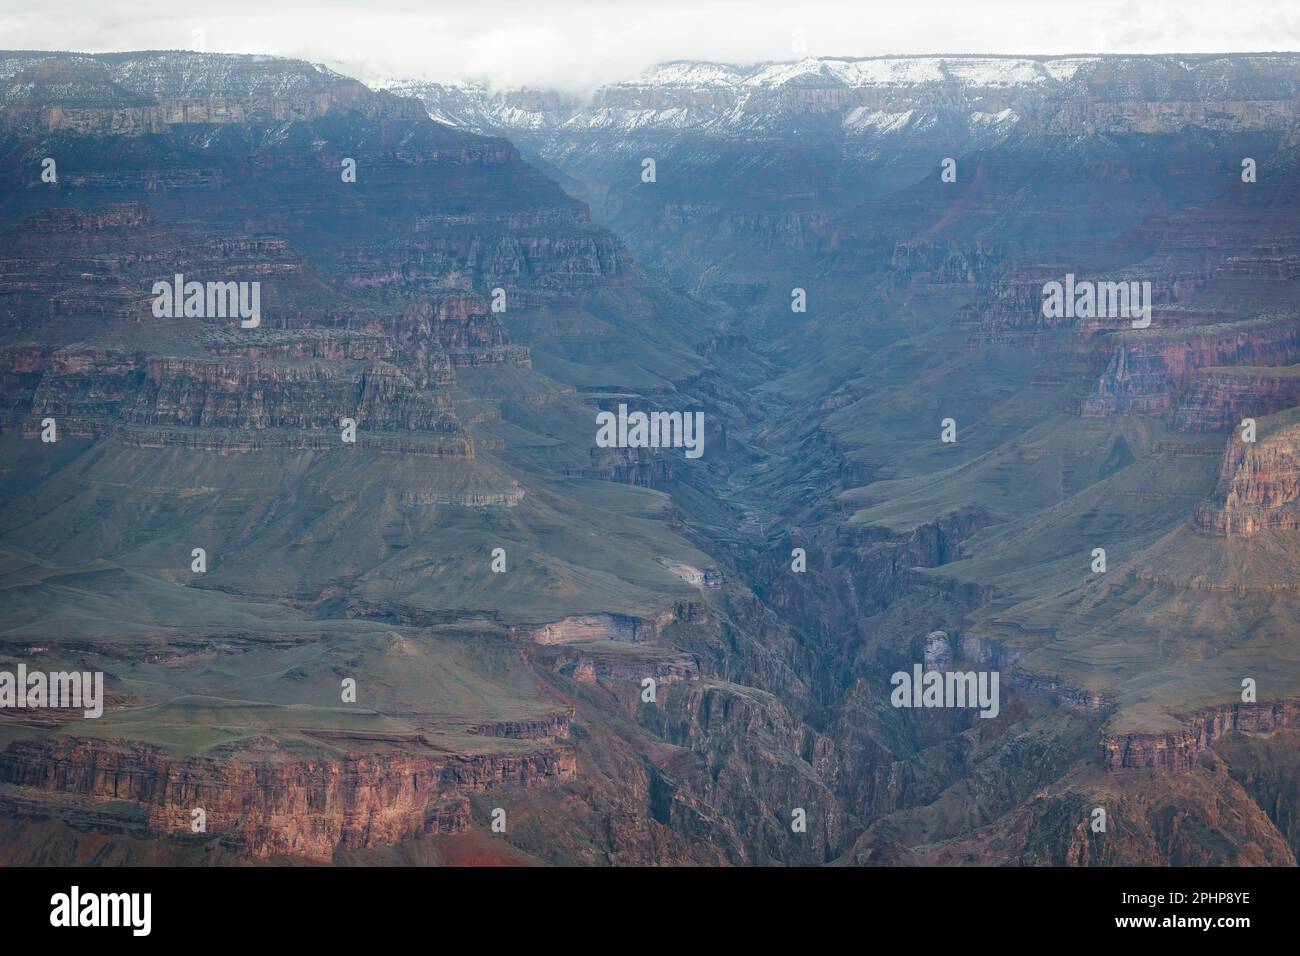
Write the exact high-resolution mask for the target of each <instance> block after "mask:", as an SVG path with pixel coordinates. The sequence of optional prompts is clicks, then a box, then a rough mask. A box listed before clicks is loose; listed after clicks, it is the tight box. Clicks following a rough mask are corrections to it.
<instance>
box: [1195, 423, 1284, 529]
mask: <svg viewBox="0 0 1300 956" xmlns="http://www.w3.org/2000/svg"><path fill="white" fill-rule="evenodd" d="M1256 427H1257V433H1256V440H1255V441H1254V442H1245V441H1242V440H1241V436H1240V435H1239V434H1234V435H1233V436H1232V437H1231V438H1230V439H1229V440H1228V446H1227V448H1225V449H1224V453H1223V460H1222V464H1221V465H1220V467H1219V481H1218V484H1217V485H1216V486H1215V489H1214V495H1213V496H1212V497H1211V498H1210V500H1209V501H1205V502H1201V503H1199V504H1198V505H1197V506H1196V509H1195V513H1194V519H1195V523H1196V527H1197V528H1199V529H1200V530H1202V531H1206V532H1210V533H1214V534H1223V535H1231V536H1235V537H1246V536H1249V535H1252V534H1256V533H1258V532H1260V531H1265V530H1269V529H1287V530H1296V529H1300V408H1297V409H1291V410H1290V411H1287V412H1284V413H1282V414H1281V415H1278V416H1275V417H1273V418H1271V419H1266V420H1265V421H1262V422H1259V423H1257V426H1256Z"/></svg>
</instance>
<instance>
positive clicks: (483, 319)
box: [0, 53, 1300, 865]
mask: <svg viewBox="0 0 1300 956" xmlns="http://www.w3.org/2000/svg"><path fill="white" fill-rule="evenodd" d="M402 89H403V90H404V91H409V92H413V93H415V94H417V95H418V96H419V100H418V101H417V100H415V99H410V98H404V97H401V96H396V95H393V94H391V93H384V92H375V91H371V90H368V89H366V88H365V87H364V86H362V85H361V84H359V83H356V82H355V81H353V80H350V79H347V78H345V77H341V76H338V75H337V74H334V73H331V72H330V71H328V70H324V69H322V68H318V67H313V66H311V65H309V64H303V63H298V62H295V61H285V60H276V59H268V58H259V57H229V56H222V55H216V54H213V55H199V54H112V55H103V56H80V55H67V54H60V55H52V54H25V53H24V54H0V93H3V95H2V96H0V174H3V175H4V176H5V177H7V178H8V181H11V182H16V183H21V184H22V186H21V187H20V188H17V189H7V190H4V191H0V234H2V237H3V240H4V241H3V252H0V359H2V360H3V361H2V362H0V444H3V445H4V450H5V458H4V460H5V466H4V468H2V469H0V503H2V504H3V508H0V601H2V602H3V608H4V610H5V612H6V613H5V620H6V626H5V629H4V631H3V632H2V633H0V670H6V669H7V670H12V669H14V668H15V667H16V666H17V664H18V663H19V662H21V663H23V664H24V665H25V666H27V667H29V668H35V667H41V668H45V669H48V670H51V671H55V670H70V669H77V670H80V669H92V670H100V671H103V672H104V673H105V675H106V682H107V685H108V686H107V690H108V700H107V705H106V712H105V716H104V717H103V718H102V720H100V721H97V722H84V721H82V720H80V719H74V718H68V717H67V716H66V715H65V714H59V715H58V717H57V719H53V718H51V717H50V716H49V715H48V714H44V713H42V714H34V713H27V712H20V711H10V710H5V711H0V848H3V854H2V858H3V859H4V860H5V861H6V862H17V863H23V862H52V861H54V859H53V857H54V856H55V855H61V856H62V857H64V858H66V859H67V860H70V861H83V860H85V859H87V858H89V857H91V856H94V857H95V858H96V859H98V860H100V861H102V862H116V863H124V862H135V861H138V860H139V859H141V858H142V855H144V854H153V855H152V856H151V857H150V858H151V859H157V858H160V857H161V858H167V859H171V860H175V861H177V862H197V861H198V860H200V859H201V858H202V857H201V855H200V854H199V853H196V852H195V851H200V852H201V851H202V850H204V849H205V848H207V849H211V848H212V846H213V845H220V846H221V847H223V848H225V850H226V851H228V852H230V853H232V854H234V855H235V856H236V857H239V858H247V857H257V858H261V859H270V860H275V861H284V860H286V859H288V858H292V857H297V858H305V859H310V860H314V861H320V862H327V861H335V862H340V863H350V862H374V861H382V860H383V859H385V857H384V856H383V854H384V853H385V852H388V851H389V849H390V848H393V847H408V846H417V845H419V846H433V847H436V848H444V849H445V848H448V847H451V846H452V845H453V844H452V843H451V842H449V841H451V840H452V839H453V838H458V839H459V838H467V837H469V836H472V835H475V834H486V833H489V832H491V831H490V829H489V823H490V819H491V817H492V814H493V813H494V811H495V810H497V809H504V810H505V811H506V812H507V816H508V819H509V820H510V821H511V822H510V825H509V828H508V830H507V832H506V833H504V834H495V833H493V835H492V837H491V839H492V840H495V841H499V842H498V844H497V845H499V846H501V847H502V848H503V849H502V851H501V852H502V853H506V852H507V851H509V854H513V855H512V856H510V858H511V859H526V860H528V861H531V862H548V863H580V864H593V865H604V864H632V865H646V864H710V865H718V864H755V865H776V864H801V865H819V864H826V863H839V864H857V865H894V864H945V865H947V864H952V865H958V864H970V863H985V864H988V863H996V864H1031V865H1042V864H1051V865H1111V864H1144V865H1150V864H1160V863H1199V864H1250V865H1256V864H1258V865H1265V864H1294V862H1295V858H1296V857H1295V854H1296V851H1297V844H1296V835H1295V832H1294V829H1295V828H1294V826H1293V825H1292V824H1293V822H1294V820H1295V819H1296V813H1297V807H1296V805H1295V804H1296V797H1295V794H1294V793H1292V792H1291V791H1292V790H1293V789H1294V788H1288V787H1287V786H1286V785H1285V781H1286V780H1288V779H1289V777H1288V776H1287V774H1289V773H1290V772H1291V770H1290V765H1289V764H1288V763H1287V761H1286V759H1285V758H1284V757H1283V756H1282V755H1281V753H1280V752H1281V751H1282V750H1284V747H1283V745H1284V744H1285V743H1286V742H1287V741H1288V740H1290V739H1291V737H1292V736H1294V732H1295V729H1296V728H1295V707H1296V703H1295V702H1296V700H1300V671H1297V670H1296V668H1295V665H1294V661H1295V654H1294V647H1295V642H1296V641H1297V640H1300V632H1297V630H1296V624H1295V622H1296V621H1297V620H1300V607H1298V606H1297V603H1296V602H1297V595H1298V594H1300V592H1297V590H1296V588H1295V585H1294V582H1295V579H1296V575H1297V572H1300V551H1297V549H1296V546H1295V540H1296V539H1295V537H1294V535H1295V533H1296V531H1297V530H1298V529H1300V524H1298V523H1297V522H1296V521H1295V520H1294V517H1295V514H1296V500H1297V496H1298V495H1300V482H1297V480H1296V474H1297V469H1296V460H1295V459H1296V455H1295V446H1296V438H1297V436H1296V434H1295V433H1294V432H1295V423H1294V421H1293V417H1294V416H1293V413H1294V412H1295V411H1296V409H1295V407H1294V406H1295V405H1296V401H1297V396H1296V395H1295V394H1293V390H1292V389H1291V369H1293V368H1294V367H1295V365H1296V363H1297V362H1300V339H1297V328H1300V324H1298V323H1297V322H1296V319H1295V315H1294V311H1295V309H1294V304H1295V301H1296V299H1297V294H1298V293H1300V272H1298V271H1297V269H1296V267H1295V262H1294V255H1293V254H1292V253H1291V251H1290V250H1292V249H1293V248H1294V247H1295V240H1296V239H1297V238H1300V202H1298V201H1297V199H1296V197H1295V191H1294V188H1293V185H1292V184H1293V182H1294V174H1295V170H1296V163H1295V150H1296V144H1297V143H1300V119H1298V117H1297V114H1296V102H1297V100H1296V92H1297V90H1300V60H1297V58H1296V57H1294V56H1283V55H1279V56H1243V57H1149V58H1126V57H1099V58H1089V57H1083V58H995V57H987V58H980V57H970V58H968V57H954V58H948V57H944V58H899V59H880V60H863V61H848V60H822V61H817V60H809V61H804V62H801V63H799V64H767V65H764V66H760V67H754V68H732V67H720V66H716V65H701V64H669V65H667V66H665V67H662V68H660V69H659V70H657V71H655V72H653V73H652V74H650V75H648V76H647V77H645V78H643V79H642V80H640V81H637V82H633V83H627V84H619V85H617V86H614V87H611V88H608V89H605V90H602V91H599V92H598V93H597V95H596V97H595V98H594V99H593V100H592V101H591V102H590V103H576V102H571V101H569V100H567V99H566V98H565V97H563V96H560V95H558V94H549V93H545V92H537V91H533V92H529V93H518V92H514V93H512V92H505V93H502V94H498V95H491V96H490V95H488V94H487V93H485V92H484V91H482V90H476V89H472V88H456V89H452V88H431V87H420V88H416V87H413V86H406V87H403V88H402ZM485 134H486V135H485ZM45 156H51V157H55V158H56V159H57V161H58V168H59V181H58V182H57V183H45V182H42V181H41V179H40V164H39V159H40V158H41V157H45ZM644 156H653V157H655V158H657V160H658V171H659V178H658V181H657V182H655V183H653V184H651V183H642V182H641V181H640V178H639V171H640V160H641V158H642V157H644ZM1243 156H1252V157H1254V158H1255V159H1256V160H1257V161H1258V166H1259V172H1260V176H1259V180H1258V182H1256V183H1252V184H1247V183H1244V182H1243V181H1242V180H1241V178H1240V169H1241V167H1240V165H1239V163H1240V158H1241V157H1243ZM945 157H953V158H955V159H956V160H957V166H956V168H957V178H956V181H955V182H944V181H943V180H942V179H940V177H939V163H940V161H941V160H942V159H943V158H945ZM33 158H35V159H33ZM525 158H527V159H528V160H534V161H537V162H536V163H530V162H528V161H526V159H525ZM347 160H354V161H355V163H356V166H355V169H356V178H355V181H354V182H353V181H346V180H345V178H344V177H343V176H342V175H341V172H342V171H343V170H344V169H346V168H347V163H346V161H347ZM539 165H541V166H542V168H543V169H544V171H545V172H543V171H541V170H539V168H538V166H539ZM548 176H553V177H554V178H555V179H558V181H559V182H558V183H557V182H556V181H553V179H552V178H548ZM561 186H563V187H564V188H565V189H567V190H569V192H570V193H571V194H572V195H569V194H566V192H565V191H563V190H562V189H561ZM573 197H578V198H573ZM580 200H583V201H580ZM584 201H585V202H590V203H592V205H593V207H594V209H595V213H596V215H595V217H594V218H595V220H596V221H598V222H600V223H603V224H605V225H603V226H602V225H596V224H594V223H593V216H592V215H591V214H590V213H589V212H588V206H587V205H586V204H585V202H584ZM606 226H607V227H608V228H606ZM647 266H648V267H649V268H648V269H647V268H646V267H647ZM178 273H181V274H183V275H184V277H185V279H186V280H187V281H188V280H193V281H198V282H225V281H249V282H251V281H258V282H260V283H261V287H260V288H261V294H262V298H261V313H262V317H261V318H262V321H261V324H260V325H259V326H258V327H257V328H242V327H241V326H240V324H239V322H238V317H235V316H230V315H226V316H219V315H218V316H212V315H190V316H185V315H184V314H183V312H182V314H181V315H180V316H179V317H177V318H173V319H167V318H158V317H156V316H155V314H154V311H153V307H152V306H153V287H154V283H155V282H158V281H165V282H166V281H171V280H172V279H173V277H174V276H175V275H176V274H178ZM1067 273H1072V274H1074V275H1076V276H1078V277H1080V278H1082V279H1089V280H1095V281H1135V282H1150V283H1151V287H1152V290H1153V300H1152V301H1153V309H1152V325H1151V327H1150V328H1148V329H1135V328H1132V327H1131V325H1130V323H1129V321H1128V320H1127V318H1125V317H1112V316H1101V317H1098V318H1077V319H1076V318H1068V317H1064V316H1062V317H1059V318H1049V317H1047V316H1045V315H1044V313H1043V309H1042V303H1043V295H1044V284H1045V283H1047V282H1049V281H1060V280H1061V279H1062V278H1063V277H1064V276H1065V275H1066V274H1067ZM660 277H666V280H665V279H664V278H660ZM794 289H802V290H804V292H805V293H806V307H807V308H806V311H804V312H798V311H793V310H792V308H791V303H792V290H794ZM620 404H626V405H629V406H630V407H636V408H643V409H645V410H647V411H649V410H661V411H669V412H671V411H688V410H701V411H702V412H703V414H704V418H705V426H704V427H705V447H706V449H707V450H706V453H705V455H704V457H703V458H701V459H699V460H691V459H687V458H686V457H685V456H684V455H683V454H682V450H681V449H671V448H663V449H661V448H653V449H650V448H599V447H596V445H595V431H596V429H595V424H594V423H595V420H596V419H595V416H596V412H598V411H601V410H609V409H612V408H616V407H618V406H619V405H620ZM1247 417H1249V418H1254V419H1256V420H1257V424H1258V438H1257V441H1256V442H1254V443H1247V442H1243V441H1241V440H1240V434H1239V432H1238V429H1239V426H1240V422H1241V419H1243V418H1247ZM46 419H53V420H54V421H55V422H56V423H57V426H58V440H57V441H56V442H46V441H42V440H41V436H42V433H43V432H44V431H45V425H44V420H46ZM343 419H351V420H352V421H353V422H355V425H356V441H355V443H353V442H348V441H345V440H344V439H343V437H342V434H343V425H342V420H343ZM949 419H951V420H952V426H953V428H954V429H955V438H956V440H955V441H941V440H940V432H941V430H943V429H946V427H947V426H946V425H945V424H943V423H945V421H946V420H949ZM196 548H201V549H203V550H204V553H205V560H206V568H205V569H204V570H201V571H199V570H194V569H193V567H192V565H191V561H192V560H193V559H192V554H193V549H196ZM1094 549H1102V550H1104V551H1105V569H1104V570H1097V569H1096V567H1095V566H1094V565H1093V562H1095V561H1096V552H1095V550H1094ZM918 664H924V666H925V668H926V669H927V670H936V671H939V672H941V673H944V674H953V673H956V674H961V673H966V672H971V673H975V672H979V673H984V672H997V673H998V674H999V675H1000V677H1001V682H1000V685H999V686H1000V693H1001V699H1000V701H999V707H998V713H997V716H996V717H992V718H990V719H986V718H983V717H980V716H979V715H978V713H977V711H976V710H974V709H971V708H952V707H940V708H934V709H929V708H910V709H908V708H898V707H895V706H892V705H891V700H890V698H891V694H890V690H891V681H890V677H891V675H892V674H894V673H896V672H898V671H902V672H904V673H910V672H911V670H912V668H913V667H914V666H915V665H918ZM1245 677H1250V678H1252V680H1255V681H1257V682H1258V694H1259V700H1258V702H1247V701H1245V700H1243V698H1242V697H1241V693H1242V690H1241V689H1242V679H1243V678H1245ZM349 681H354V682H355V684H354V685H353V686H352V687H351V689H350V690H349V684H348V682H349ZM349 693H354V694H355V696H353V697H351V698H349ZM1153 771H1156V772H1153ZM1099 805H1101V806H1107V807H1111V808H1114V816H1115V818H1116V819H1120V820H1123V821H1125V823H1124V831H1123V839H1120V838H1118V837H1115V838H1111V837H1108V836H1106V835H1099V834H1096V833H1093V832H1092V831H1091V830H1090V829H1089V828H1088V826H1087V821H1088V817H1089V813H1090V812H1091V809H1092V808H1093V807H1096V806H1099ZM196 808H202V809H204V810H205V812H206V819H207V832H206V834H204V833H195V832H194V831H193V829H192V826H191V821H192V812H193V810H194V809H196ZM796 810H803V811H804V814H805V820H806V822H807V828H806V830H803V831H800V830H798V829H794V828H792V820H793V819H795V816H796V815H795V811H796ZM51 832H53V833H54V836H53V837H51V836H50V834H51ZM146 848H147V849H146ZM439 852H441V851H439ZM448 852H449V853H450V850H448Z"/></svg>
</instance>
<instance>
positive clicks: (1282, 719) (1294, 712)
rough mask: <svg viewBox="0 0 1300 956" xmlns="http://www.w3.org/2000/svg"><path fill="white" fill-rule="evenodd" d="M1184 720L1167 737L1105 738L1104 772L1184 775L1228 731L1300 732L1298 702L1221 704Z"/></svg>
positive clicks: (1123, 735)
mask: <svg viewBox="0 0 1300 956" xmlns="http://www.w3.org/2000/svg"><path fill="white" fill-rule="evenodd" d="M1184 719H1185V720H1186V726H1184V727H1183V729H1182V730H1178V731H1173V732H1170V733H1163V734H1140V733H1136V734H1106V735H1104V736H1103V737H1102V740H1101V756H1102V760H1103V762H1104V764H1105V767H1106V769H1107V770H1111V771H1115V770H1170V771H1172V772H1174V773H1186V772H1187V771H1189V770H1191V768H1192V766H1193V765H1194V764H1195V763H1196V758H1197V757H1199V756H1200V754H1201V753H1202V752H1203V751H1205V750H1206V749H1207V748H1209V747H1211V746H1212V745H1213V744H1214V742H1215V741H1216V740H1219V739H1220V738H1221V737H1223V735H1224V734H1227V733H1229V732H1231V731H1234V730H1236V731H1241V732H1242V733H1254V734H1267V733H1272V732H1273V731H1276V730H1282V729H1291V730H1295V729H1297V728H1300V702H1298V701H1293V700H1292V701H1278V702H1275V703H1271V704H1270V703H1261V704H1224V705H1222V706H1220V707H1213V708H1210V709H1208V710H1203V711H1200V712H1199V713H1197V714H1194V715H1192V716H1191V717H1189V718H1184Z"/></svg>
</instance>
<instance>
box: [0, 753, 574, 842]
mask: <svg viewBox="0 0 1300 956" xmlns="http://www.w3.org/2000/svg"><path fill="white" fill-rule="evenodd" d="M575 772H576V764H575V760H574V755H573V752H572V751H570V750H567V749H564V748H559V747H554V748H545V749H540V750H537V751H533V752H529V753H523V754H496V753H485V754H448V753H444V752H438V751H433V750H428V749H426V748H422V747H420V746H419V745H418V741H410V742H408V746H407V747H405V748H403V750H401V751H393V752H380V753H351V752H349V753H342V754H339V755H337V756H334V755H329V756H324V755H323V756H320V757H316V758H304V757H301V756H296V755H293V754H291V753H289V752H287V751H284V750H281V749H279V748H278V747H277V746H275V745H272V744H270V743H269V742H265V741H251V742H248V743H246V744H244V745H241V746H238V747H232V748H228V749H226V750H224V751H222V752H216V753H209V754H205V755H199V756H192V757H185V758H177V757H173V756H171V755H169V754H168V753H167V752H166V751H164V750H162V749H160V748H155V747H148V746H143V745H139V744H128V743H123V742H114V741H103V740H76V739H69V738H61V739H57V740H54V741H51V742H49V743H40V742H36V741H16V742H14V743H13V744H11V745H10V746H9V747H8V748H6V749H5V750H4V751H3V752H0V783H4V784H9V785H11V786H14V787H18V788H23V789H25V790H27V791H47V792H52V793H56V794H67V795H72V796H75V797H79V798H81V799H82V801H84V802H85V803H88V804H91V805H92V806H93V805H94V804H100V803H106V802H108V801H125V802H129V803H135V804H137V805H139V806H140V807H141V808H142V809H143V810H144V812H145V814H146V817H147V827H148V831H149V833H150V834H152V835H155V836H162V837H179V838H182V839H186V838H189V837H190V836H191V835H192V829H191V819H192V818H191V812H192V811H193V810H194V809H197V808H201V809H203V811H204V812H205V814H206V820H207V832H208V833H209V834H213V835H218V836H220V837H221V839H222V841H223V842H225V843H228V844H230V845H232V846H235V847H237V848H239V849H241V850H244V851H245V852H248V853H250V854H252V855H254V856H259V857H269V856H273V855H277V856H278V855H288V856H300V857H307V858H310V859H316V860H329V859H330V858H331V857H332V856H333V854H334V852H335V851H336V850H338V849H341V848H363V847H380V846H392V845H394V844H396V843H399V842H401V841H403V840H409V839H411V838H413V837H415V836H418V835H420V834H424V833H431V832H444V833H445V832H457V831H459V830H462V829H465V828H466V827H467V826H468V825H469V812H468V811H469V808H468V801H466V800H465V797H464V795H465V794H466V793H476V792H481V791H484V790H489V789H493V788H495V787H500V786H518V787H535V786H541V785H544V784H546V783H548V782H552V781H557V780H562V779H565V778H568V777H571V776H573V775H574V773H575Z"/></svg>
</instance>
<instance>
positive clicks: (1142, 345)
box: [1080, 315, 1300, 416]
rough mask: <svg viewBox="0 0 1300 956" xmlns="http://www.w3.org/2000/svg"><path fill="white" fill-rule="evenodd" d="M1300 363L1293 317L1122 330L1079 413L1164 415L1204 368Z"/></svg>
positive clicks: (1299, 331)
mask: <svg viewBox="0 0 1300 956" xmlns="http://www.w3.org/2000/svg"><path fill="white" fill-rule="evenodd" d="M1297 359H1300V323H1298V322H1296V321H1295V319H1294V317H1292V316H1290V315H1283V316H1278V317H1270V318H1263V319H1257V320H1252V321H1249V322H1242V323H1233V324H1229V325H1221V326H1206V327H1202V328H1195V329H1180V330H1178V331H1170V332H1164V331H1160V330H1155V329H1152V330H1144V331H1131V332H1123V333H1120V341H1119V343H1118V344H1117V345H1116V346H1115V348H1114V351H1113V352H1112V353H1111V356H1110V360H1109V362H1108V363H1107V365H1106V368H1105V371H1103V372H1102V373H1101V376H1100V377H1099V378H1098V379H1097V381H1096V384H1095V385H1094V386H1093V388H1092V393H1091V394H1090V395H1089V396H1088V397H1087V398H1086V399H1084V401H1083V403H1082V405H1081V408H1080V411H1081V414H1083V415H1085V416H1097V415H1117V414H1118V415H1123V414H1161V413H1163V412H1166V411H1168V410H1169V409H1170V408H1171V407H1172V405H1173V404H1174V402H1175V400H1176V398H1177V396H1178V394H1179V393H1180V391H1181V390H1182V389H1183V387H1184V386H1185V385H1186V383H1187V382H1188V380H1189V378H1190V377H1191V375H1192V373H1193V372H1195V371H1196V370H1197V369H1199V368H1203V367H1209V366H1222V365H1252V366H1254V365H1291V364H1294V363H1295V362H1296V361H1297Z"/></svg>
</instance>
